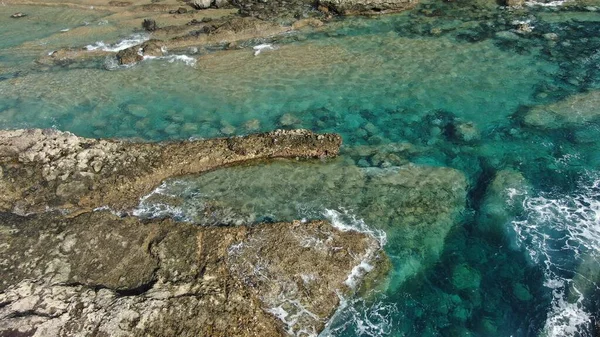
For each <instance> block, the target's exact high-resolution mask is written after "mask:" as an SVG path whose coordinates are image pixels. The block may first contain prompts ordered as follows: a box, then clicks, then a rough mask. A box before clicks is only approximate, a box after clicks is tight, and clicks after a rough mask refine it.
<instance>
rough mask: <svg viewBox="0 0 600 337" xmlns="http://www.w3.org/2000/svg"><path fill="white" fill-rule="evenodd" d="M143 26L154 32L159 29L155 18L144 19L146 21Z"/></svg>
mask: <svg viewBox="0 0 600 337" xmlns="http://www.w3.org/2000/svg"><path fill="white" fill-rule="evenodd" d="M142 27H143V28H144V29H145V30H146V31H148V32H153V31H155V30H157V29H158V26H157V25H156V21H154V20H153V19H144V21H143V22H142Z"/></svg>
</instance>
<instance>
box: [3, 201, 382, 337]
mask: <svg viewBox="0 0 600 337" xmlns="http://www.w3.org/2000/svg"><path fill="white" fill-rule="evenodd" d="M0 242H2V245H0V259H1V260H2V261H3V262H2V263H1V264H0V303H2V305H1V306H0V335H1V336H12V335H18V336H98V337H100V336H117V337H118V336H175V335H177V336H283V335H286V334H291V335H298V332H299V331H300V330H302V329H303V330H304V331H307V332H309V333H311V334H314V335H316V334H318V333H319V331H320V330H322V328H323V326H324V324H325V322H326V321H327V319H328V318H329V317H331V315H332V314H333V312H334V311H335V309H336V307H337V306H338V304H339V302H340V297H339V296H340V295H341V296H347V295H349V294H350V293H351V292H353V291H354V290H353V289H352V287H351V285H353V284H359V283H360V282H361V281H362V280H364V279H365V277H367V276H366V275H369V274H368V271H367V269H370V268H371V267H373V268H375V270H380V271H381V270H384V269H385V268H387V266H388V264H387V260H386V258H385V255H384V253H383V252H382V251H381V249H380V248H381V247H380V246H379V242H378V241H377V240H375V239H374V238H372V237H370V236H367V235H364V234H361V233H358V232H353V231H340V230H337V229H335V228H333V227H332V226H331V225H329V224H328V223H326V222H322V221H315V222H310V223H302V222H292V223H276V224H264V225H256V226H252V227H245V226H237V227H202V226H194V225H190V224H185V223H174V222H173V221H172V220H169V219H165V220H155V221H150V222H148V221H144V222H142V221H140V220H138V219H136V218H132V217H125V218H121V217H118V216H115V215H113V214H111V213H110V212H107V211H101V212H91V213H85V214H81V215H79V216H76V217H73V218H68V219H65V218H64V217H62V215H60V214H58V213H45V214H41V215H35V216H28V217H22V216H17V215H14V214H7V213H0ZM361 263H362V266H364V265H365V264H368V265H370V267H369V268H366V267H363V268H361V267H359V266H361ZM375 270H374V271H375Z"/></svg>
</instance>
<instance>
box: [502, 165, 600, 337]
mask: <svg viewBox="0 0 600 337" xmlns="http://www.w3.org/2000/svg"><path fill="white" fill-rule="evenodd" d="M523 208H524V210H525V214H524V216H523V217H522V218H521V219H518V220H515V221H513V223H512V225H513V228H514V231H515V233H516V236H517V243H518V244H519V245H520V246H522V247H524V248H525V249H526V250H527V253H528V255H529V258H530V259H531V260H532V261H533V262H534V263H536V264H539V265H541V266H543V268H544V272H545V279H546V280H545V283H544V286H546V287H547V288H549V289H550V290H551V291H552V303H551V307H550V308H549V311H548V315H547V319H546V322H545V325H544V328H543V330H544V331H543V335H544V336H548V337H571V336H573V337H575V336H591V323H592V315H591V314H590V313H589V310H588V309H587V308H586V300H587V296H591V295H592V294H593V293H594V292H597V291H598V289H600V287H599V284H598V283H597V282H598V279H599V278H598V276H600V177H599V175H598V174H592V175H590V176H588V177H587V179H584V180H582V181H581V182H580V183H579V185H578V188H577V192H576V193H574V194H571V195H567V196H561V197H555V196H553V195H551V194H541V195H538V196H533V197H527V198H526V199H525V200H524V202H523Z"/></svg>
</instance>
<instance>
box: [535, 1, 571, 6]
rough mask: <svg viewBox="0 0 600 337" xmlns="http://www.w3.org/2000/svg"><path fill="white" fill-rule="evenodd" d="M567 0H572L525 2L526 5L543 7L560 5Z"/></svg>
mask: <svg viewBox="0 0 600 337" xmlns="http://www.w3.org/2000/svg"><path fill="white" fill-rule="evenodd" d="M567 2H571V0H558V1H550V2H540V1H527V2H525V5H526V6H530V7H533V6H541V7H560V6H562V5H564V4H565V3H567Z"/></svg>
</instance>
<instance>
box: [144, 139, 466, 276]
mask: <svg viewBox="0 0 600 337" xmlns="http://www.w3.org/2000/svg"><path fill="white" fill-rule="evenodd" d="M395 147H396V148H401V147H400V146H399V145H398V146H395ZM365 153H369V152H368V151H366V150H365ZM343 159H344V158H342V160H335V161H332V162H329V163H327V164H325V165H324V164H322V163H318V164H317V163H312V162H307V163H297V162H295V161H294V162H292V161H284V160H279V161H277V162H274V163H269V164H268V165H257V166H249V167H247V166H239V167H233V168H225V169H222V170H217V171H213V172H209V173H206V174H203V175H201V176H198V177H189V178H184V179H173V180H169V181H167V182H166V183H165V185H163V186H161V188H160V190H159V191H155V193H161V194H164V195H167V196H168V195H178V196H182V198H181V199H179V200H173V201H174V202H173V203H171V202H169V201H168V200H160V202H159V203H153V202H152V201H151V200H149V198H147V199H144V202H143V203H142V204H141V205H140V206H139V209H140V211H142V212H143V211H144V210H151V211H153V210H156V209H158V208H159V207H163V208H162V210H164V211H165V212H164V213H165V215H167V214H177V215H180V216H183V217H184V218H186V220H189V221H191V222H194V223H205V221H207V216H206V214H209V215H211V214H214V213H217V214H219V216H218V218H219V219H222V220H223V219H224V220H225V221H230V222H228V223H227V222H226V224H236V223H238V222H239V221H243V219H253V218H259V219H260V217H262V216H264V215H269V216H270V218H271V219H275V220H277V221H289V220H292V219H296V218H298V217H307V218H309V219H310V218H321V217H323V214H326V216H327V217H328V218H330V219H332V221H334V222H336V223H341V224H345V225H359V223H362V224H364V225H365V226H368V227H369V228H372V229H373V230H376V229H377V230H384V231H385V232H386V233H387V238H388V243H387V246H386V247H387V248H386V250H387V251H388V252H390V253H392V254H393V256H394V259H395V261H396V262H395V268H396V271H397V273H396V274H395V275H394V280H393V281H394V282H396V283H395V284H391V285H390V286H392V287H396V286H398V285H399V284H400V283H402V282H403V281H404V280H405V279H406V278H408V277H410V276H412V275H414V274H415V273H416V272H418V271H420V270H422V268H424V267H427V266H430V265H431V264H432V263H435V262H436V261H437V260H438V258H439V255H440V253H441V252H442V250H443V248H444V241H445V239H446V236H447V234H448V233H449V232H450V230H451V229H452V227H453V226H454V225H456V224H457V222H458V220H459V216H460V213H461V212H462V211H463V210H464V207H465V204H466V189H467V181H466V179H465V177H464V175H463V174H462V173H461V172H460V171H457V170H454V169H450V168H443V167H428V166H417V165H411V164H406V165H403V166H401V167H388V168H375V167H368V168H360V167H357V166H354V165H352V164H349V163H347V161H345V160H343ZM364 161H366V160H364ZM359 165H360V166H369V163H368V162H366V163H360V162H359ZM282 200H285V201H286V202H285V203H284V204H281V201H282ZM222 214H227V216H226V217H223V216H222ZM150 215H151V216H152V215H154V214H150ZM154 216H155V215H154ZM240 219H241V220H240ZM209 220H210V219H209ZM215 221H216V219H212V220H211V222H210V223H215ZM362 221H364V222H362ZM221 224H223V223H221Z"/></svg>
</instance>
